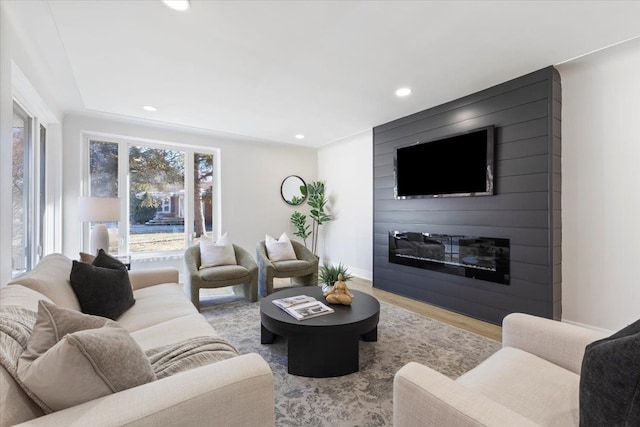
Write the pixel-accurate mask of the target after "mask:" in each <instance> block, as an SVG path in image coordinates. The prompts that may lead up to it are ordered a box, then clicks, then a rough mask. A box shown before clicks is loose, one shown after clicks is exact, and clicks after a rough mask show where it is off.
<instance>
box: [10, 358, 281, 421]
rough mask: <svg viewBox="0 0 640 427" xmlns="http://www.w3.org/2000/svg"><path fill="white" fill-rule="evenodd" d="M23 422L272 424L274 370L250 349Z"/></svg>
mask: <svg viewBox="0 0 640 427" xmlns="http://www.w3.org/2000/svg"><path fill="white" fill-rule="evenodd" d="M19 425H20V426H25V427H26V426H34V427H35V426H61V427H62V426H70V427H80V426H97V427H101V426H105V427H106V426H120V425H127V426H137V427H142V426H144V427H152V426H161V425H162V426H205V425H229V426H252V427H262V426H264V427H267V426H268V427H271V426H273V425H274V393H273V375H272V373H271V369H270V368H269V365H267V363H266V362H265V361H264V359H262V357H260V356H259V355H257V354H255V353H251V354H245V355H242V356H238V357H233V358H231V359H227V360H223V361H221V362H217V363H213V364H211V365H207V366H202V367H200V368H196V369H192V370H190V371H186V372H182V373H180V374H176V375H173V376H170V377H167V378H163V379H161V380H158V381H153V382H150V383H148V384H144V385H142V386H139V387H135V388H132V389H129V390H125V391H121V392H119V393H115V394H111V395H109V396H105V397H102V398H100V399H95V400H92V401H90V402H86V403H83V404H82V405H78V406H74V407H71V408H67V409H64V410H62V411H58V412H54V413H52V414H49V415H45V416H42V417H39V418H36V419H33V420H30V421H27V422H25V423H23V424H19Z"/></svg>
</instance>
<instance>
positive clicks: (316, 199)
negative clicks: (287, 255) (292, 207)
mask: <svg viewBox="0 0 640 427" xmlns="http://www.w3.org/2000/svg"><path fill="white" fill-rule="evenodd" d="M300 191H301V192H302V194H303V196H308V197H307V204H308V205H309V207H310V208H311V211H310V213H309V217H310V218H311V220H312V223H311V230H309V225H308V224H307V216H306V215H303V214H302V213H300V212H298V211H295V212H294V213H292V214H291V218H290V220H291V224H293V226H294V227H295V229H296V231H295V233H293V234H294V235H296V236H298V237H300V238H302V239H303V241H304V245H305V246H307V237H309V236H311V247H310V248H309V249H310V250H311V252H313V254H314V255H316V256H317V255H318V254H317V251H318V240H319V239H318V234H319V231H320V226H321V225H323V224H324V223H325V222H327V221H331V219H332V218H331V215H329V213H328V212H327V211H326V210H325V209H326V207H327V203H328V202H329V200H328V199H327V197H326V196H325V194H324V183H323V182H320V181H314V182H311V183H309V184H307V186H306V187H304V191H303V187H300Z"/></svg>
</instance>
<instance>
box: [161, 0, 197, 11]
mask: <svg viewBox="0 0 640 427" xmlns="http://www.w3.org/2000/svg"><path fill="white" fill-rule="evenodd" d="M163 3H164V4H166V5H167V6H168V7H170V8H171V9H173V10H179V11H180V12H182V11H185V10H187V9H189V8H190V7H191V3H190V2H189V0H163Z"/></svg>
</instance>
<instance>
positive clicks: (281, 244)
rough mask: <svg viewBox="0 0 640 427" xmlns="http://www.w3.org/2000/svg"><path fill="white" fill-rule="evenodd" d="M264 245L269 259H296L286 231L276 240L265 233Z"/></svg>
mask: <svg viewBox="0 0 640 427" xmlns="http://www.w3.org/2000/svg"><path fill="white" fill-rule="evenodd" d="M264 243H265V246H266V247H267V256H268V257H269V259H270V260H271V261H286V260H290V259H297V258H296V253H295V251H294V250H293V245H292V244H291V240H289V236H287V233H282V236H280V238H279V239H278V240H276V239H274V238H273V237H271V236H269V235H268V234H267V235H266V237H265V239H264Z"/></svg>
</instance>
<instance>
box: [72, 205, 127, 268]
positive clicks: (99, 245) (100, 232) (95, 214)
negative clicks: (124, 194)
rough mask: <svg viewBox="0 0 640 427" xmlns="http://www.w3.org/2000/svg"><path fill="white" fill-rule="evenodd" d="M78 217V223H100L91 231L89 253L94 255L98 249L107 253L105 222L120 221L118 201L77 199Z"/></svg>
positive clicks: (107, 234)
mask: <svg viewBox="0 0 640 427" xmlns="http://www.w3.org/2000/svg"><path fill="white" fill-rule="evenodd" d="M78 217H79V218H80V221H83V222H85V221H94V222H100V223H99V224H95V225H94V226H93V230H91V253H92V254H93V255H96V254H97V253H98V250H99V249H104V251H105V252H107V253H109V232H108V231H107V226H106V225H104V224H102V222H106V221H120V199H118V198H117V197H80V198H79V199H78Z"/></svg>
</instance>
